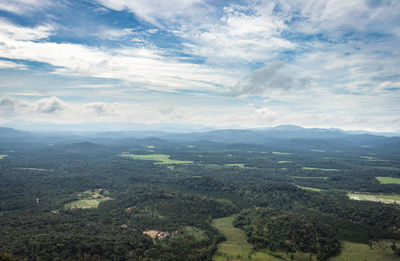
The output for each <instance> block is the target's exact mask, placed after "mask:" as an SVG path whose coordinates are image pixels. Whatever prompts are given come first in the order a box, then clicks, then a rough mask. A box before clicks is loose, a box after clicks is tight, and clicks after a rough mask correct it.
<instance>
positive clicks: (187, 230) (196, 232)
mask: <svg viewBox="0 0 400 261" xmlns="http://www.w3.org/2000/svg"><path fill="white" fill-rule="evenodd" d="M183 233H184V234H186V235H189V236H192V237H194V239H195V240H196V241H201V240H205V239H207V235H206V233H204V231H203V230H201V229H199V228H197V227H193V226H185V227H184V228H183Z"/></svg>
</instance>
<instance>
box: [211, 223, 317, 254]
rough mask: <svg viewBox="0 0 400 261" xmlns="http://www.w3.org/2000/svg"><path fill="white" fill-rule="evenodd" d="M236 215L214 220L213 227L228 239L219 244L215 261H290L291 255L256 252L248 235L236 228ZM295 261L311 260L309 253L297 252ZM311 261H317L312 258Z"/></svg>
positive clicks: (266, 251)
mask: <svg viewBox="0 0 400 261" xmlns="http://www.w3.org/2000/svg"><path fill="white" fill-rule="evenodd" d="M235 217H236V215H233V216H230V217H224V218H217V219H214V220H213V223H212V225H213V227H215V228H216V229H218V230H219V231H220V232H221V233H222V234H223V235H224V237H225V238H226V241H224V242H222V243H220V244H218V249H217V252H216V253H215V255H214V257H213V260H215V261H228V260H236V261H239V260H243V261H250V260H256V261H278V260H290V254H289V255H288V254H286V253H283V252H271V251H268V250H265V251H255V250H253V246H252V245H251V244H250V243H248V242H247V237H246V234H245V232H244V231H243V230H241V229H238V228H235V227H234V226H233V225H232V221H233V220H234V219H235ZM293 257H294V260H304V261H305V260H307V261H308V260H310V255H309V254H308V253H301V252H296V253H293ZM311 260H316V259H315V256H312V259H311Z"/></svg>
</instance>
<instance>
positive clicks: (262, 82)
mask: <svg viewBox="0 0 400 261" xmlns="http://www.w3.org/2000/svg"><path fill="white" fill-rule="evenodd" d="M284 66H285V62H284V61H276V62H272V63H270V64H269V65H267V66H265V67H262V68H260V69H258V70H255V71H254V72H252V73H251V75H250V76H248V77H246V78H244V79H242V80H240V81H239V82H238V83H237V84H236V85H235V86H234V87H233V89H232V92H233V93H234V94H236V95H244V96H247V95H250V96H251V95H256V96H264V95H271V93H276V92H281V91H293V90H299V89H300V90H302V89H303V90H304V89H306V88H308V87H309V86H310V85H311V79H307V78H301V77H298V76H297V75H296V73H295V72H291V71H290V70H285V68H283V67H284Z"/></svg>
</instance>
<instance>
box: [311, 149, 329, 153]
mask: <svg viewBox="0 0 400 261" xmlns="http://www.w3.org/2000/svg"><path fill="white" fill-rule="evenodd" d="M310 151H312V152H321V153H323V152H325V150H316V149H312V150H310Z"/></svg>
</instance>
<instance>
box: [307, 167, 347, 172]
mask: <svg viewBox="0 0 400 261" xmlns="http://www.w3.org/2000/svg"><path fill="white" fill-rule="evenodd" d="M301 169H302V170H320V171H340V170H338V169H323V168H314V167H302V168H301Z"/></svg>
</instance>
